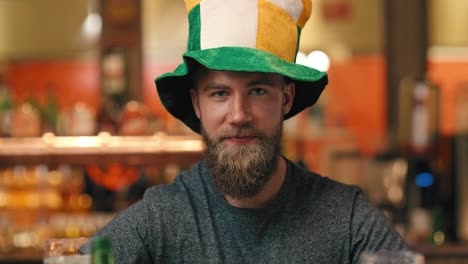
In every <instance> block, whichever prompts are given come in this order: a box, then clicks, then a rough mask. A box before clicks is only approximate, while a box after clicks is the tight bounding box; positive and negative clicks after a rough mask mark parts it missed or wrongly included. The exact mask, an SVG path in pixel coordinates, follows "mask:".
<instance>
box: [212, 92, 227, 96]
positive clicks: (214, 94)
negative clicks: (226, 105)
mask: <svg viewBox="0 0 468 264" xmlns="http://www.w3.org/2000/svg"><path fill="white" fill-rule="evenodd" d="M226 95H227V93H226V92H225V91H216V92H213V93H212V94H211V96H214V97H223V96H226Z"/></svg>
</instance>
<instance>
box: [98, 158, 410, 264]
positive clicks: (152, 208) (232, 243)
mask: <svg viewBox="0 0 468 264" xmlns="http://www.w3.org/2000/svg"><path fill="white" fill-rule="evenodd" d="M287 164H288V165H287V167H288V169H287V173H286V179H285V182H284V184H283V186H282V188H281V190H280V193H279V195H278V197H277V198H276V199H275V200H274V201H272V202H271V203H270V204H269V205H268V206H266V207H264V208H257V209H241V208H237V207H233V206H231V205H229V204H228V203H227V202H226V201H225V200H224V198H223V197H222V195H221V194H220V193H219V192H218V191H217V190H216V188H215V186H214V184H213V182H212V179H211V176H210V175H209V173H208V171H207V169H206V167H205V165H204V163H203V162H201V163H199V164H197V165H196V166H194V167H193V168H192V169H191V170H190V171H186V172H183V173H181V174H180V175H179V176H178V177H177V178H176V180H175V182H174V183H172V184H170V185H160V186H155V187H152V188H149V189H148V190H147V191H146V193H145V195H144V197H143V199H142V200H141V201H139V202H137V203H136V204H134V205H133V206H131V207H129V208H128V209H127V210H125V211H123V212H122V213H121V214H119V215H118V216H117V217H116V218H114V219H113V220H112V221H111V222H110V223H109V224H108V225H106V226H105V227H104V228H103V229H101V230H100V231H99V232H98V233H97V235H106V236H108V237H109V238H110V239H111V240H112V245H113V248H112V249H113V255H114V258H115V262H116V263H125V264H129V263H138V264H144V263H269V264H273V263H327V264H328V263H357V262H358V258H359V255H360V254H361V253H362V252H363V251H376V250H383V249H385V250H394V251H397V250H404V249H406V245H405V242H404V241H403V240H402V238H401V237H400V236H399V235H398V233H397V232H396V231H395V230H394V228H393V226H392V225H391V224H390V223H389V222H388V221H387V219H386V218H385V217H384V215H383V214H382V213H381V211H380V210H378V209H377V208H375V207H374V206H373V205H372V204H371V203H370V202H369V201H368V200H367V199H366V197H365V196H364V195H363V193H362V192H361V191H360V190H359V188H357V187H353V186H348V185H344V184H341V183H337V182H335V181H332V180H330V179H327V178H325V177H321V176H319V175H317V174H314V173H311V172H308V171H306V170H304V169H302V168H300V167H298V166H296V165H294V164H293V163H291V162H290V161H288V162H287Z"/></svg>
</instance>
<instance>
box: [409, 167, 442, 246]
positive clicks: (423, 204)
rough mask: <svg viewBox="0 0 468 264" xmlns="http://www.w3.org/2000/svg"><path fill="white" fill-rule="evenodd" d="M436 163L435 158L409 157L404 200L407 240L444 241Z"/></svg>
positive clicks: (435, 243) (432, 242)
mask: <svg viewBox="0 0 468 264" xmlns="http://www.w3.org/2000/svg"><path fill="white" fill-rule="evenodd" d="M435 164H436V160H434V159H428V158H412V159H409V160H408V176H407V188H406V194H407V198H406V199H407V200H406V204H407V210H408V214H407V215H408V232H409V233H408V240H409V241H410V243H415V244H418V243H429V244H434V245H442V244H444V243H445V234H444V230H443V222H442V216H443V211H442V207H441V199H440V198H441V197H440V192H441V190H440V175H439V172H438V170H437V168H436V166H435Z"/></svg>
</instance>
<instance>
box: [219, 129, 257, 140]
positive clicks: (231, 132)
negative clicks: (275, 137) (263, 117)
mask: <svg viewBox="0 0 468 264" xmlns="http://www.w3.org/2000/svg"><path fill="white" fill-rule="evenodd" d="M233 137H258V138H265V135H264V134H263V133H261V132H259V131H258V130H256V129H254V128H252V127H250V126H244V127H240V128H230V129H226V130H224V131H222V132H221V133H220V134H219V135H218V137H217V140H218V142H219V141H223V140H225V139H228V138H233Z"/></svg>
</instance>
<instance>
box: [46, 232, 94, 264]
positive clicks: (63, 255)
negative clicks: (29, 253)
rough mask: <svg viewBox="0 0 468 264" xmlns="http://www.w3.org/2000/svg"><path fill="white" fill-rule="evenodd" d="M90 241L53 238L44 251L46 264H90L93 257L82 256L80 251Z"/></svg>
mask: <svg viewBox="0 0 468 264" xmlns="http://www.w3.org/2000/svg"><path fill="white" fill-rule="evenodd" d="M89 241H90V239H89V238H86V237H76V238H51V239H48V240H47V241H46V244H45V249H44V257H43V263H44V264H65V263H66V264H90V263H91V255H89V254H88V255H83V254H80V253H79V251H78V249H79V248H80V247H81V246H82V245H83V244H85V243H87V242H89Z"/></svg>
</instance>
